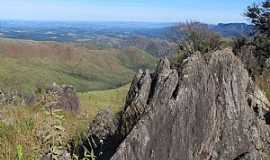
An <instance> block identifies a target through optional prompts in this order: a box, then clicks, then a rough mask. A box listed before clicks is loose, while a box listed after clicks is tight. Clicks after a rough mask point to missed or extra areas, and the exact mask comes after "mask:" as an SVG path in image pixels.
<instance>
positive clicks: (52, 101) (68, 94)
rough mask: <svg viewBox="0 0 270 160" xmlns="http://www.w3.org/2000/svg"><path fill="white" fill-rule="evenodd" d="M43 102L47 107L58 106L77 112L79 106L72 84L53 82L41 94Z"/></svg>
mask: <svg viewBox="0 0 270 160" xmlns="http://www.w3.org/2000/svg"><path fill="white" fill-rule="evenodd" d="M42 99H43V100H42V101H43V102H42V103H43V104H45V106H46V107H47V108H58V109H59V108H60V109H63V110H65V111H72V112H77V111H78V110H79V108H80V100H79V97H78V96H77V95H76V90H75V88H74V87H73V86H69V85H62V86H59V85H57V84H53V85H52V86H50V87H48V88H47V89H46V94H45V95H43V98H42Z"/></svg>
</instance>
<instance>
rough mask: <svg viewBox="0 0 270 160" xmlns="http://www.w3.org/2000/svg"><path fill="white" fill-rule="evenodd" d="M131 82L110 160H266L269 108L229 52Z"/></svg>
mask: <svg viewBox="0 0 270 160" xmlns="http://www.w3.org/2000/svg"><path fill="white" fill-rule="evenodd" d="M209 56H210V57H209V58H208V59H207V60H206V59H205V58H204V57H203V56H202V55H200V54H196V55H194V56H192V57H190V58H189V59H187V60H186V62H185V63H184V64H183V66H181V68H180V67H178V68H177V67H171V64H170V62H169V61H168V60H167V59H166V58H164V59H162V60H161V61H160V63H159V65H158V67H157V69H156V71H155V72H154V73H152V74H151V73H149V71H145V72H142V71H140V72H139V73H138V74H137V75H136V76H135V78H134V80H133V82H132V85H131V89H130V91H129V94H128V96H127V101H126V105H125V108H124V110H123V112H122V113H121V118H120V120H119V124H120V125H119V127H118V130H119V131H120V134H121V135H122V137H123V140H122V142H121V144H120V145H119V147H118V149H117V151H116V153H115V154H114V155H113V157H112V158H111V159H112V160H164V159H169V160H196V159H197V160H210V159H211V160H228V159H232V160H233V159H237V160H238V159H239V160H242V159H249V160H253V159H255V160H256V159H258V160H259V159H266V160H267V158H269V157H268V156H267V155H270V126H269V102H268V100H267V99H266V98H265V96H264V95H263V93H262V92H261V91H260V90H259V89H258V88H257V87H256V85H255V84H254V82H253V81H252V79H251V78H250V77H249V74H248V72H247V71H246V69H245V68H244V66H243V65H242V63H241V62H240V60H239V59H237V58H236V57H235V56H234V55H233V53H232V52H231V51H230V50H223V51H217V52H215V53H212V54H211V55H209Z"/></svg>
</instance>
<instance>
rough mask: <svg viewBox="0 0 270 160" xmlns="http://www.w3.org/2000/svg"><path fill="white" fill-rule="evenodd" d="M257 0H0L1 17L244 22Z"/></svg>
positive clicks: (61, 19)
mask: <svg viewBox="0 0 270 160" xmlns="http://www.w3.org/2000/svg"><path fill="white" fill-rule="evenodd" d="M253 2H256V0H0V4H1V5H0V19H6V20H9V19H12V20H41V21H49V20H53V21H55V20H57V21H143V22H185V21H187V20H194V21H201V22H205V23H211V24H216V23H229V22H247V21H246V18H245V17H244V16H243V12H244V11H245V9H246V7H247V6H248V5H250V4H252V3H253Z"/></svg>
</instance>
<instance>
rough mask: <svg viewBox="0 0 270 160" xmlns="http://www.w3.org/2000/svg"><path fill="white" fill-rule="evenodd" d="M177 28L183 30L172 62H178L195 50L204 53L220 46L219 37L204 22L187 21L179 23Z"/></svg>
mask: <svg viewBox="0 0 270 160" xmlns="http://www.w3.org/2000/svg"><path fill="white" fill-rule="evenodd" d="M178 30H180V32H183V35H184V37H183V38H182V40H180V42H179V44H178V52H177V54H176V55H175V57H174V58H173V59H174V60H173V63H175V62H177V63H179V62H181V61H182V60H183V59H185V58H187V57H189V56H190V55H192V54H194V53H196V52H200V53H202V54H205V53H209V52H212V51H216V50H218V49H220V48H221V43H222V41H221V37H220V36H219V35H218V34H217V33H216V32H214V31H212V30H210V29H209V27H208V25H206V24H202V23H199V22H187V23H186V24H184V25H183V24H180V25H179V26H178Z"/></svg>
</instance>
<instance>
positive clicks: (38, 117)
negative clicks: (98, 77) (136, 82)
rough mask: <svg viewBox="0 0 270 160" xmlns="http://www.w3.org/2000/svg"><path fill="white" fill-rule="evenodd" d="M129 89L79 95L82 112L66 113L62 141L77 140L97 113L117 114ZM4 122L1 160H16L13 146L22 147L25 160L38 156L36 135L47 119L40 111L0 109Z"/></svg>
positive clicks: (0, 136) (0, 126) (0, 135)
mask: <svg viewBox="0 0 270 160" xmlns="http://www.w3.org/2000/svg"><path fill="white" fill-rule="evenodd" d="M128 89H129V85H126V86H123V87H121V88H118V89H113V90H105V91H92V92H87V93H80V94H79V96H80V99H81V110H80V113H79V114H78V115H74V114H70V113H65V121H64V128H65V129H66V137H65V141H67V140H68V139H71V138H73V137H75V138H78V137H79V135H80V134H81V133H84V132H86V131H87V128H88V125H89V122H90V121H91V120H92V119H93V118H94V116H95V115H96V113H97V112H98V111H100V110H102V109H104V108H106V107H108V106H111V108H112V109H113V111H114V112H115V113H116V112H118V111H119V110H120V108H121V106H123V103H124V100H125V96H126V94H127V92H128ZM0 114H1V115H4V121H3V122H1V121H0V148H1V150H0V159H15V156H16V146H17V145H22V146H23V149H24V155H25V158H26V159H32V158H34V157H35V155H36V154H37V151H38V150H36V148H38V147H39V146H40V145H41V144H40V143H39V142H38V141H39V139H38V137H37V133H38V132H40V131H42V126H43V124H42V122H43V121H44V120H45V119H46V118H47V117H46V116H45V115H44V112H43V110H42V109H41V107H39V106H37V107H31V108H30V107H12V106H6V107H3V108H0Z"/></svg>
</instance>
